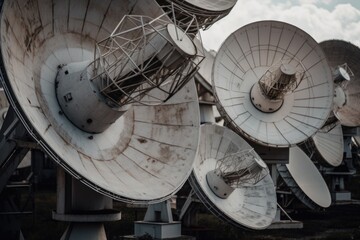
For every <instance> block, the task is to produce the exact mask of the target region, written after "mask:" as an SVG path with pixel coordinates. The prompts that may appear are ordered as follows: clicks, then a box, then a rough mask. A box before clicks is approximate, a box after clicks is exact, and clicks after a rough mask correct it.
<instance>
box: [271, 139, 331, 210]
mask: <svg viewBox="0 0 360 240" xmlns="http://www.w3.org/2000/svg"><path fill="white" fill-rule="evenodd" d="M277 169H278V172H279V174H280V176H281V177H282V178H283V179H284V181H285V183H286V185H287V186H288V187H289V188H290V190H291V191H292V192H293V193H294V195H295V196H296V197H297V198H298V199H299V200H300V201H301V202H302V203H303V204H305V205H306V206H307V207H309V208H311V209H320V208H327V207H329V206H330V204H331V195H330V191H329V188H328V186H327V185H326V182H325V181H324V179H323V177H322V176H321V174H320V172H319V170H318V169H317V168H316V166H315V165H314V163H313V162H312V161H311V160H310V158H309V157H308V156H307V155H306V154H305V153H304V152H303V151H302V150H301V149H300V148H299V147H297V146H295V147H291V148H290V154H289V163H288V164H285V165H284V164H278V165H277Z"/></svg>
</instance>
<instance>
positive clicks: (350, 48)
mask: <svg viewBox="0 0 360 240" xmlns="http://www.w3.org/2000/svg"><path fill="white" fill-rule="evenodd" d="M320 46H321V48H322V49H323V51H324V53H325V55H326V58H327V60H328V62H329V64H330V66H331V67H332V68H335V67H337V66H339V65H342V64H344V63H347V65H348V66H349V67H350V69H351V70H352V72H353V73H354V77H353V78H351V80H350V81H349V82H348V83H347V85H346V87H345V88H344V89H343V90H344V93H345V104H344V105H343V106H341V107H340V108H335V109H334V114H335V116H336V117H337V118H338V119H339V120H340V122H341V124H342V125H344V126H348V127H356V126H360V107H359V106H360V49H359V48H358V47H357V46H355V45H353V44H351V43H350V42H345V41H343V40H327V41H324V42H321V43H320Z"/></svg>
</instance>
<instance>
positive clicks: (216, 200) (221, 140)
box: [189, 124, 276, 229]
mask: <svg viewBox="0 0 360 240" xmlns="http://www.w3.org/2000/svg"><path fill="white" fill-rule="evenodd" d="M200 136H201V137H200V145H199V150H198V154H197V157H196V160H195V166H194V169H193V172H192V174H191V176H190V178H189V182H190V184H191V186H192V188H193V189H194V191H195V193H196V195H197V196H198V198H199V199H200V200H201V201H202V202H203V203H204V205H205V206H206V207H207V208H208V209H209V210H210V211H211V212H212V213H213V214H214V215H215V216H217V217H218V218H220V219H222V220H224V221H226V222H229V223H231V224H233V225H235V226H242V227H245V228H250V229H264V228H266V227H268V226H269V225H270V224H271V223H272V221H273V219H274V218H275V214H276V193H275V187H274V183H273V181H272V178H271V176H270V174H269V169H268V168H267V166H266V164H265V163H264V162H263V161H262V160H261V158H260V157H259V155H258V154H257V153H256V152H255V151H254V150H253V149H252V148H251V146H250V145H249V144H248V143H247V142H246V141H245V140H244V139H242V138H241V137H240V136H238V135H237V134H236V133H234V132H233V131H231V130H229V129H227V128H225V127H221V126H218V125H207V124H205V125H202V126H201V134H200Z"/></svg>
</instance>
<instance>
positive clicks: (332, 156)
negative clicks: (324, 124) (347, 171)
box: [312, 124, 344, 167]
mask: <svg viewBox="0 0 360 240" xmlns="http://www.w3.org/2000/svg"><path fill="white" fill-rule="evenodd" d="M312 141H313V142H314V145H315V148H316V150H317V152H318V154H320V156H321V159H323V160H324V161H325V162H326V163H327V164H330V165H331V166H333V167H337V166H339V165H340V164H341V162H342V160H343V154H344V138H343V131H342V127H341V125H340V124H337V125H336V126H335V127H334V128H332V129H331V130H330V131H328V132H326V131H322V130H320V131H318V132H317V133H316V134H315V135H314V136H312Z"/></svg>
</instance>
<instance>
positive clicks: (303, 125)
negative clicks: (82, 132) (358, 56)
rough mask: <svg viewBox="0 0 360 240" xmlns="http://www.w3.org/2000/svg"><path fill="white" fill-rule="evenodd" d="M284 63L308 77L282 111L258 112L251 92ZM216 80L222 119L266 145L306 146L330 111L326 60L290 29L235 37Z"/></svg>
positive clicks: (263, 28) (266, 25)
mask: <svg viewBox="0 0 360 240" xmlns="http://www.w3.org/2000/svg"><path fill="white" fill-rule="evenodd" d="M285 60H286V62H287V64H288V65H291V66H292V67H293V68H294V69H302V70H303V71H304V72H303V74H304V75H303V77H302V78H301V81H299V82H298V83H297V84H298V85H297V88H296V89H295V90H293V91H291V92H288V93H287V94H286V95H285V96H284V98H283V103H282V105H281V106H278V107H279V109H278V110H276V111H274V112H271V113H270V112H263V111H260V110H258V108H256V107H255V106H254V104H253V102H252V97H251V96H250V92H251V89H252V87H253V86H254V85H255V83H257V82H258V81H259V80H260V78H261V77H262V76H264V75H265V73H266V72H267V71H268V69H269V68H270V67H272V66H274V65H276V64H277V63H278V62H280V61H285ZM212 74H213V78H212V82H213V88H214V94H215V96H216V98H217V100H218V104H217V107H218V109H219V112H220V113H221V115H223V116H224V117H225V118H226V119H227V121H228V122H229V123H230V125H231V128H232V129H235V130H236V131H237V132H239V133H241V134H243V135H245V136H246V137H247V138H249V139H251V140H253V141H255V142H257V143H260V144H263V145H268V146H273V147H288V146H293V145H295V144H297V143H300V142H302V141H304V140H306V139H307V138H309V137H310V136H312V135H313V134H315V132H316V131H317V130H318V129H320V128H321V127H322V126H323V124H324V123H325V121H326V120H327V118H328V115H329V113H330V111H331V106H332V99H333V82H332V77H331V70H330V67H329V66H328V64H327V61H326V58H325V55H324V53H323V51H322V49H321V48H320V46H319V45H318V44H317V42H316V41H315V40H314V39H313V38H312V37H311V36H309V35H308V34H307V33H305V32H304V31H302V30H301V29H299V28H297V27H295V26H292V25H289V24H287V23H283V22H276V21H261V22H255V23H251V24H249V25H246V26H244V27H241V28H240V29H238V30H237V31H235V32H234V33H232V34H231V35H230V36H229V37H228V38H227V39H226V40H225V42H224V43H223V44H222V46H221V47H220V49H219V51H218V53H217V55H216V58H215V61H214V65H213V73H212ZM269 102H271V101H269Z"/></svg>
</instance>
